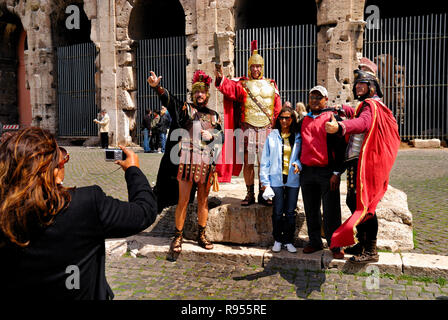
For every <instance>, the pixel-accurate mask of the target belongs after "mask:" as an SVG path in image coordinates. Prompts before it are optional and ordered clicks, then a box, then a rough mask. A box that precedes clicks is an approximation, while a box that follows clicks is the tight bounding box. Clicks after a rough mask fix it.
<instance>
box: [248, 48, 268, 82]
mask: <svg viewBox="0 0 448 320" xmlns="http://www.w3.org/2000/svg"><path fill="white" fill-rule="evenodd" d="M250 52H251V56H250V58H249V63H248V74H249V78H250V79H252V75H251V72H250V66H251V65H253V64H260V65H261V75H260V77H261V78H262V77H263V74H264V59H263V57H262V56H261V55H259V54H258V46H257V40H253V41H252V42H251V43H250Z"/></svg>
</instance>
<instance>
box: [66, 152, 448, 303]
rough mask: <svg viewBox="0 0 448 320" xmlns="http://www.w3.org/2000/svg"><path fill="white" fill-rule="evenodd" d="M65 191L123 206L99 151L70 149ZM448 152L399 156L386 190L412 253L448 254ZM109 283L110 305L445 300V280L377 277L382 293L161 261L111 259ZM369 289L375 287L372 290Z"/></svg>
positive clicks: (303, 277)
mask: <svg viewBox="0 0 448 320" xmlns="http://www.w3.org/2000/svg"><path fill="white" fill-rule="evenodd" d="M67 149H68V150H69V152H70V157H71V159H70V162H69V163H67V165H66V179H65V182H64V184H65V185H66V186H68V187H71V186H78V187H81V186H85V185H91V184H98V185H100V186H101V187H102V188H103V190H104V192H105V193H106V194H108V195H111V196H113V197H115V198H118V199H121V200H127V193H126V191H125V190H126V185H125V180H124V173H123V171H122V170H121V169H119V170H116V169H117V168H118V166H117V165H115V164H113V163H108V162H105V161H104V151H103V150H101V149H98V148H82V147H68V148H67ZM139 158H140V167H141V169H142V170H143V172H145V174H146V175H147V177H148V180H149V181H150V183H151V184H152V185H154V182H155V180H156V175H157V170H158V166H159V163H160V159H161V155H160V154H144V153H139ZM447 164H448V149H437V150H422V149H403V150H400V152H399V154H398V157H397V161H396V163H395V165H394V168H393V170H392V173H391V178H390V184H391V185H392V186H394V187H396V188H398V189H400V190H403V191H404V192H406V193H407V195H408V204H409V209H410V210H411V212H412V213H413V219H414V230H415V242H416V248H415V249H414V250H413V252H417V253H431V254H439V255H448V241H447V239H448V214H447V213H448V209H447V208H448V192H447V191H448V165H447ZM106 272H107V278H108V281H109V283H110V285H111V287H112V289H113V291H114V293H115V299H118V300H121V299H161V300H163V299H175V300H180V299H192V300H196V299H201V300H205V299H213V300H215V299H234V300H253V299H274V300H289V299H349V300H353V299H356V300H357V299H362V300H370V299H385V300H389V299H392V300H401V299H411V300H414V299H418V300H426V299H429V300H432V299H448V298H447V297H448V284H447V282H446V279H429V278H414V277H409V276H406V277H405V276H402V277H397V276H391V275H387V274H386V275H385V274H382V275H381V277H380V279H379V282H378V283H379V288H377V287H375V284H376V283H377V282H375V281H376V280H375V278H372V277H371V276H370V275H368V274H358V275H353V274H344V273H341V272H336V271H327V272H315V271H304V270H293V269H288V270H283V269H274V268H269V267H266V268H263V267H261V266H255V265H254V266H245V265H218V264H210V263H197V262H193V261H184V260H182V259H179V260H178V261H177V262H169V261H166V260H165V259H164V258H160V259H154V258H130V257H122V258H119V259H110V260H108V261H107V264H106ZM372 286H373V288H372Z"/></svg>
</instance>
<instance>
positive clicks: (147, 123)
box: [142, 114, 152, 130]
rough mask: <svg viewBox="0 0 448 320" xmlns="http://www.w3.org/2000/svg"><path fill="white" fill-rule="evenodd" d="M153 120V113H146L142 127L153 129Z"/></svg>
mask: <svg viewBox="0 0 448 320" xmlns="http://www.w3.org/2000/svg"><path fill="white" fill-rule="evenodd" d="M151 121H152V117H151V115H149V114H145V116H144V117H143V121H142V127H143V128H144V129H148V130H151Z"/></svg>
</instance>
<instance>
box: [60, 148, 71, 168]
mask: <svg viewBox="0 0 448 320" xmlns="http://www.w3.org/2000/svg"><path fill="white" fill-rule="evenodd" d="M59 150H61V153H62V160H61V161H59V163H58V167H59V169H62V168H64V165H65V164H66V163H67V162H68V161H69V160H70V154H69V153H68V151H67V150H66V149H65V148H62V147H59Z"/></svg>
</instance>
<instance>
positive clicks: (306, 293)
mask: <svg viewBox="0 0 448 320" xmlns="http://www.w3.org/2000/svg"><path fill="white" fill-rule="evenodd" d="M277 273H278V274H279V275H280V276H281V277H282V278H283V279H285V280H286V281H288V282H289V283H290V284H293V285H294V286H295V291H296V295H297V297H298V298H301V299H316V298H318V297H316V296H314V297H310V295H311V294H312V293H313V292H319V293H320V292H321V286H322V284H324V283H325V280H326V274H325V273H324V272H321V271H312V270H306V269H297V268H291V267H289V268H288V267H287V268H282V267H279V266H278V264H274V263H273V262H268V263H267V264H266V266H265V267H264V270H263V271H261V272H257V273H254V274H250V275H246V276H243V277H233V280H235V281H241V280H248V281H251V280H257V279H260V278H264V277H270V276H273V275H275V274H277ZM319 296H320V295H319Z"/></svg>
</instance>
